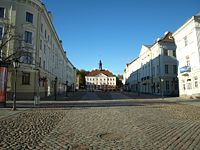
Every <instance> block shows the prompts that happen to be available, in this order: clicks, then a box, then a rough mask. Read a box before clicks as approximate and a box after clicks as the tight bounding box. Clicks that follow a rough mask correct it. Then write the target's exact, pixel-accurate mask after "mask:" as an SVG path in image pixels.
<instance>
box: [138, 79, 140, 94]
mask: <svg viewBox="0 0 200 150" xmlns="http://www.w3.org/2000/svg"><path fill="white" fill-rule="evenodd" d="M137 91H138V96H140V82H138V85H137Z"/></svg>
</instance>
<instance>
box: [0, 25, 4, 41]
mask: <svg viewBox="0 0 200 150" xmlns="http://www.w3.org/2000/svg"><path fill="white" fill-rule="evenodd" d="M2 38H3V27H0V40H2Z"/></svg>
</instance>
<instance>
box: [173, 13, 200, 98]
mask: <svg viewBox="0 0 200 150" xmlns="http://www.w3.org/2000/svg"><path fill="white" fill-rule="evenodd" d="M173 37H174V39H175V43H176V46H177V50H176V52H177V59H178V61H179V66H178V78H179V91H180V96H181V97H192V98H195V97H200V13H199V14H197V15H196V16H193V17H191V18H190V19H189V20H187V21H186V22H185V23H184V24H183V25H182V26H181V27H180V28H179V29H178V30H177V31H176V32H175V33H174V34H173Z"/></svg>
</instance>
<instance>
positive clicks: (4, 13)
mask: <svg viewBox="0 0 200 150" xmlns="http://www.w3.org/2000/svg"><path fill="white" fill-rule="evenodd" d="M1 8H2V9H3V15H2V16H1V13H0V18H5V15H6V8H5V7H0V9H1ZM0 12H1V11H0Z"/></svg>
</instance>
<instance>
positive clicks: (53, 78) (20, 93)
mask: <svg viewBox="0 0 200 150" xmlns="http://www.w3.org/2000/svg"><path fill="white" fill-rule="evenodd" d="M0 10H1V11H0V13H3V14H0V31H3V30H4V26H5V23H9V24H11V25H13V26H15V30H14V33H15V34H20V35H22V36H23V37H22V38H23V40H22V41H21V43H20V44H19V43H18V42H16V41H10V42H8V44H7V48H6V49H4V52H5V54H6V55H7V56H9V55H11V54H13V53H15V52H17V50H20V51H25V52H26V54H25V55H22V56H20V58H19V60H20V62H21V63H20V68H18V69H17V70H18V73H17V89H16V90H17V99H33V98H34V97H46V96H50V95H54V94H55V93H56V94H59V93H62V92H64V91H65V90H66V88H67V86H73V85H75V83H76V68H75V67H74V66H73V64H72V63H71V62H70V61H69V60H68V58H67V56H66V53H65V51H64V49H63V47H62V41H61V40H60V39H59V37H58V35H57V33H56V30H55V28H54V26H53V23H52V19H53V18H52V14H51V13H50V12H49V11H47V9H46V7H45V5H44V4H43V3H42V2H41V1H40V0H15V1H13V0H1V1H0ZM0 34H2V35H3V32H0ZM16 47H17V48H16ZM27 47H28V48H27ZM13 72H14V71H13V69H12V67H11V68H10V69H9V74H8V84H7V91H8V99H11V97H12V94H13V86H14V85H13V84H14V83H13V82H14V81H13V76H14V74H13Z"/></svg>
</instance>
